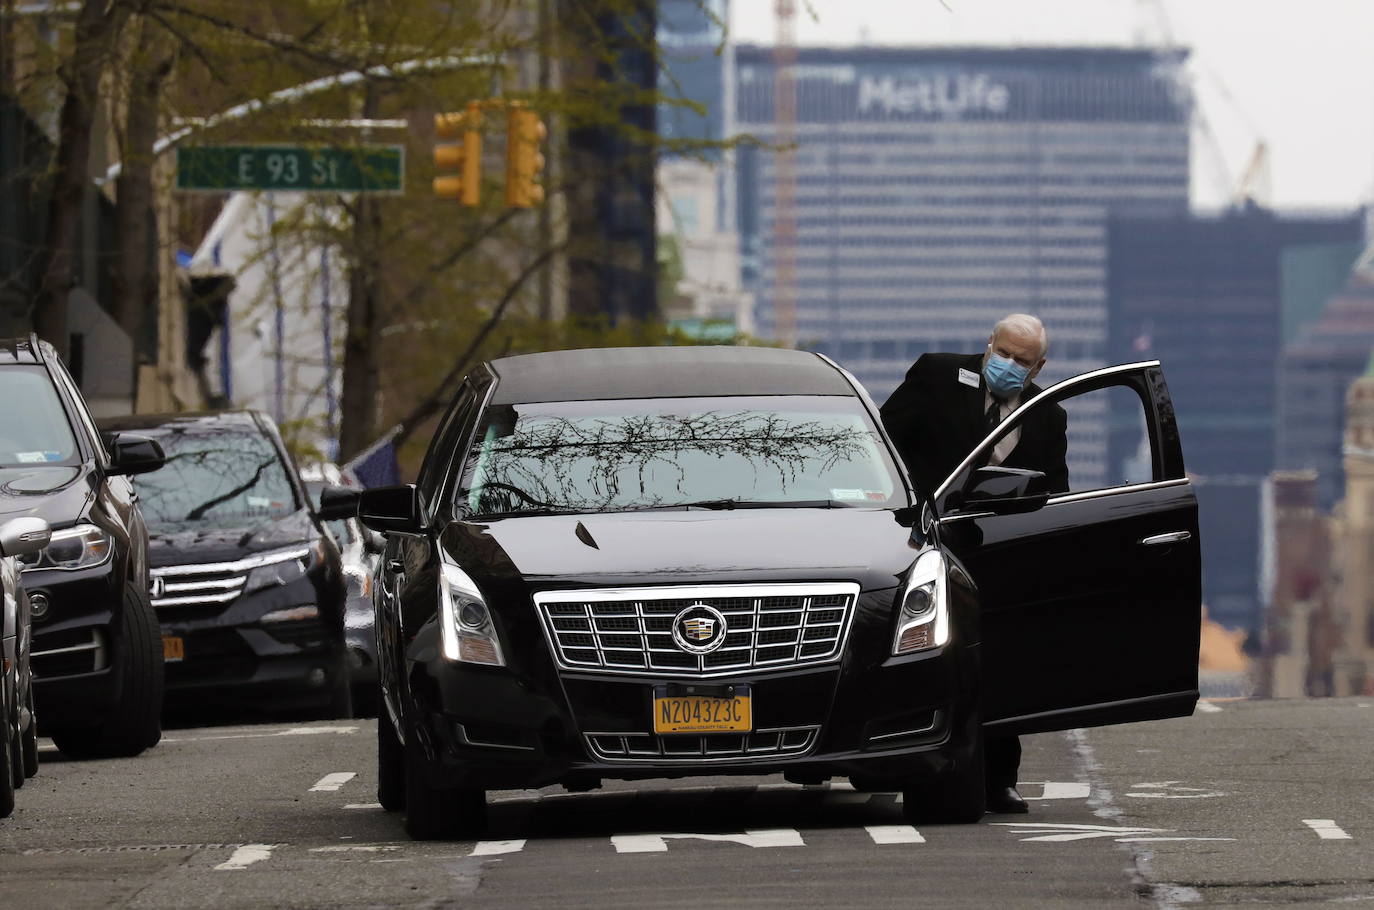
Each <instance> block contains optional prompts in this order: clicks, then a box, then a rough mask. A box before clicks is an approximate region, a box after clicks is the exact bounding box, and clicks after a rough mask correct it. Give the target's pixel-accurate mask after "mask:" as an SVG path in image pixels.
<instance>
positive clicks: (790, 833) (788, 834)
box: [611, 828, 806, 853]
mask: <svg viewBox="0 0 1374 910" xmlns="http://www.w3.org/2000/svg"><path fill="white" fill-rule="evenodd" d="M670 839H671V840H708V841H723V842H726V843H732V844H743V845H744V846H746V847H804V846H806V843H805V842H804V841H803V840H802V837H801V835H800V834H798V833H797V832H796V831H795V830H793V829H792V828H777V829H773V830H768V831H746V832H744V833H743V834H616V835H614V836H612V837H611V843H612V844H613V845H614V846H615V852H616V853H663V852H666V851H667V849H668V841H669V840H670Z"/></svg>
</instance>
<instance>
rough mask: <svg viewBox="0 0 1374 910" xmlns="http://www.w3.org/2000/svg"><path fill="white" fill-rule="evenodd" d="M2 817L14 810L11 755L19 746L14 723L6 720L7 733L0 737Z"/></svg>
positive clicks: (12, 762)
mask: <svg viewBox="0 0 1374 910" xmlns="http://www.w3.org/2000/svg"><path fill="white" fill-rule="evenodd" d="M0 740H3V742H0V752H3V754H0V818H9V817H10V813H12V812H13V811H14V761H13V760H12V759H11V756H12V755H13V754H14V752H15V750H16V749H18V748H19V744H18V743H16V742H15V741H14V740H15V736H14V725H13V724H11V723H10V722H9V721H8V720H6V722H5V735H4V736H3V737H0Z"/></svg>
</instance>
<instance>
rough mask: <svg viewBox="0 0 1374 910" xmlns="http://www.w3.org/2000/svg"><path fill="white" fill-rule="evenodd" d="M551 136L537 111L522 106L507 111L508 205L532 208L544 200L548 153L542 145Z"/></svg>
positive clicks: (513, 106)
mask: <svg viewBox="0 0 1374 910" xmlns="http://www.w3.org/2000/svg"><path fill="white" fill-rule="evenodd" d="M547 135H548V130H547V129H546V128H545V127H544V123H543V121H541V120H540V119H539V115H538V114H537V113H535V112H534V111H532V110H530V109H529V108H526V107H522V106H519V105H512V106H511V107H509V108H508V109H507V110H506V205H513V206H520V207H522V208H528V207H530V206H533V205H538V204H539V203H541V202H543V201H544V187H543V186H541V185H540V184H539V179H540V177H541V175H542V174H543V171H544V155H543V154H542V153H541V152H540V151H539V146H540V143H542V142H543V141H544V137H545V136H547Z"/></svg>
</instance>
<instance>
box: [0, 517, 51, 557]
mask: <svg viewBox="0 0 1374 910" xmlns="http://www.w3.org/2000/svg"><path fill="white" fill-rule="evenodd" d="M51 539H52V528H50V527H48V523H47V522H46V521H44V520H43V519H41V518H32V517H24V518H12V519H10V520H9V521H7V522H5V523H4V525H0V556H26V555H28V554H29V553H37V552H38V551H39V550H41V549H43V548H44V547H46V546H47V545H48V541H50V540H51Z"/></svg>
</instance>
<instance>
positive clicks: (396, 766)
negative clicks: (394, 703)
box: [377, 711, 406, 812]
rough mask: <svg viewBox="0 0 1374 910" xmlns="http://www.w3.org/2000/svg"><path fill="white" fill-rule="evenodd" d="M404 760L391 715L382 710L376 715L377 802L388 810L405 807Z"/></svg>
mask: <svg viewBox="0 0 1374 910" xmlns="http://www.w3.org/2000/svg"><path fill="white" fill-rule="evenodd" d="M405 760H406V758H405V751H404V750H403V749H402V748H401V740H400V738H399V737H398V736H397V735H396V729H395V727H393V726H392V724H391V716H390V715H389V714H387V712H385V711H383V712H381V713H380V714H378V716H377V802H379V803H381V804H382V808H383V809H385V810H386V811H388V812H400V811H401V810H402V809H404V808H405V807H406V766H405Z"/></svg>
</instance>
